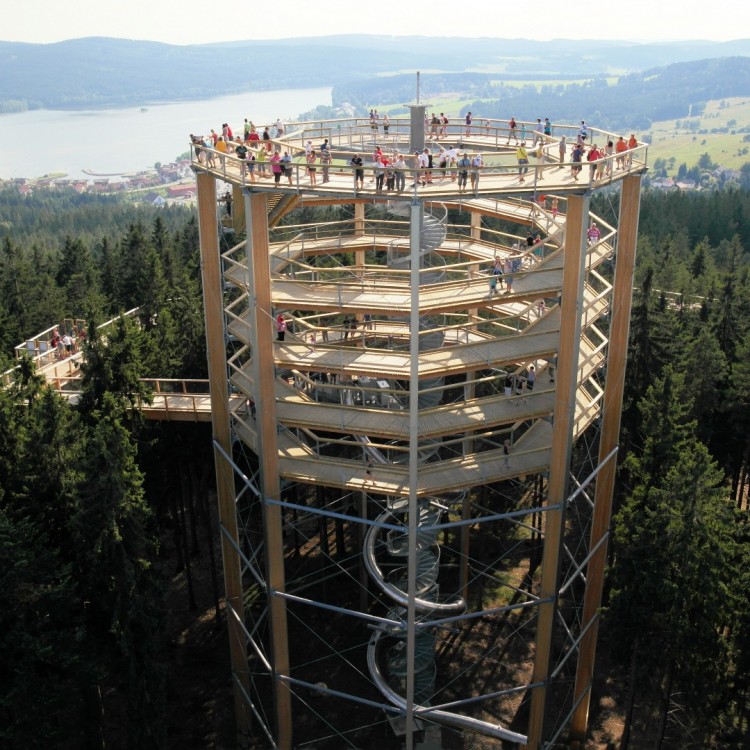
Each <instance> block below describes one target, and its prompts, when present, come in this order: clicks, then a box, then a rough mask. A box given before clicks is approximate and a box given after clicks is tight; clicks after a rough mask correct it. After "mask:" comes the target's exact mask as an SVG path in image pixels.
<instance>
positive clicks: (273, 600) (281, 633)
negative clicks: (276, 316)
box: [245, 193, 292, 750]
mask: <svg viewBox="0 0 750 750" xmlns="http://www.w3.org/2000/svg"><path fill="white" fill-rule="evenodd" d="M245 201H246V205H245V212H246V215H247V218H248V232H247V235H248V242H247V263H248V271H249V276H250V278H249V281H250V290H249V291H250V294H251V299H252V301H253V304H252V305H251V307H250V314H251V316H252V318H253V326H252V334H251V337H252V339H253V341H252V345H253V380H254V381H255V404H256V414H257V419H256V422H257V429H258V443H257V445H258V460H259V464H260V477H261V484H260V486H261V493H262V501H263V529H264V536H265V545H264V547H265V562H266V589H267V597H268V616H269V619H270V627H269V632H270V634H271V635H270V637H271V665H272V668H273V696H274V706H275V710H276V743H277V744H276V746H277V748H278V750H291V747H292V700H291V692H290V690H289V685H288V684H287V683H286V682H284V680H283V677H285V676H287V675H288V674H289V643H288V633H287V614H286V603H285V601H284V599H282V598H280V597H278V596H276V593H277V592H279V593H284V592H285V588H286V584H285V576H284V534H283V522H282V516H281V508H280V507H279V506H278V505H272V504H270V503H269V501H270V500H279V499H280V498H281V483H280V480H279V448H278V434H277V425H278V421H277V414H276V370H275V362H274V346H275V344H274V340H275V335H274V333H273V330H274V326H273V308H272V304H271V269H270V263H269V244H268V206H267V202H266V194H265V193H259V194H246V195H245Z"/></svg>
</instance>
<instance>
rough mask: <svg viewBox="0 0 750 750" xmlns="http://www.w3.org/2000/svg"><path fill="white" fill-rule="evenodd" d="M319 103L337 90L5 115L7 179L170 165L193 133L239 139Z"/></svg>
mask: <svg viewBox="0 0 750 750" xmlns="http://www.w3.org/2000/svg"><path fill="white" fill-rule="evenodd" d="M319 104H325V105H329V106H330V104H331V89H330V87H327V88H314V89H285V90H280V91H249V92H247V93H245V94H233V95H232V96H221V97H216V98H215V99H203V100H199V101H180V102H169V103H164V104H146V105H144V107H145V110H146V111H141V107H128V108H126V109H100V110H72V111H71V110H50V109H36V110H32V111H29V112H20V113H18V114H8V115H0V178H2V179H8V178H11V177H41V176H43V175H45V174H50V173H55V172H64V173H66V174H67V175H68V176H69V177H71V178H87V179H91V177H90V176H89V175H86V174H84V173H83V172H82V171H81V170H83V169H88V170H91V171H92V172H96V173H98V174H118V173H123V172H137V171H139V170H142V169H149V168H151V167H153V166H154V164H155V163H156V162H157V161H160V162H162V163H167V162H171V161H173V160H174V159H175V158H176V157H177V156H179V155H180V154H182V153H184V152H186V151H187V150H188V141H189V137H188V136H189V134H190V133H195V134H196V135H198V134H204V133H209V132H210V130H211V128H213V129H214V130H216V131H217V132H219V133H220V132H221V124H222V123H224V122H228V123H229V124H230V125H231V126H232V130H234V132H235V133H236V134H239V135H242V125H243V123H244V120H245V118H246V117H247V118H249V119H251V120H252V121H253V123H254V124H255V125H256V127H258V126H261V128H262V126H264V125H270V124H272V123H273V122H275V121H276V119H277V118H281V119H282V120H284V121H289V120H294V119H296V118H297V117H299V115H300V114H301V113H302V112H307V111H309V110H311V109H313V108H314V107H316V106H317V105H319Z"/></svg>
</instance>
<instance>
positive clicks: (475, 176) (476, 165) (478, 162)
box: [470, 154, 484, 190]
mask: <svg viewBox="0 0 750 750" xmlns="http://www.w3.org/2000/svg"><path fill="white" fill-rule="evenodd" d="M483 166H484V162H483V161H482V155H481V154H474V156H472V157H471V172H470V175H471V189H472V190H476V189H477V188H478V187H479V170H480V169H481V168H482V167H483Z"/></svg>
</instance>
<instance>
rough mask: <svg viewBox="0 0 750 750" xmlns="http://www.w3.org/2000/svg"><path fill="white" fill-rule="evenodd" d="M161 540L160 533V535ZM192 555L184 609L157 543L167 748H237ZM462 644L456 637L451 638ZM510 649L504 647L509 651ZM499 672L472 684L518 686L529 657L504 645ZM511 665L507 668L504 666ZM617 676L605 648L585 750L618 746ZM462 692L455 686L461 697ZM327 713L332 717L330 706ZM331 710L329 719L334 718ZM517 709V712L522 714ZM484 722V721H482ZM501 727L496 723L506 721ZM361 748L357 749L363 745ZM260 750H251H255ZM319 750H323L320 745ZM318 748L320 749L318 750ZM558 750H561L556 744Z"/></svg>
mask: <svg viewBox="0 0 750 750" xmlns="http://www.w3.org/2000/svg"><path fill="white" fill-rule="evenodd" d="M165 536H166V535H165ZM201 543H202V546H201V549H200V554H199V555H193V556H192V558H191V573H192V581H193V591H194V597H195V602H196V605H197V608H196V609H195V610H191V609H190V606H189V595H188V585H187V576H186V573H185V571H181V572H175V571H176V567H177V555H176V552H175V548H174V544H173V541H172V538H171V536H170V537H169V538H164V539H163V540H162V561H163V562H162V565H163V566H164V573H165V578H166V579H167V580H168V581H169V586H168V590H167V591H166V594H165V603H166V608H167V612H168V616H167V622H166V640H167V642H168V644H169V649H170V650H169V652H168V654H166V655H165V656H166V659H167V662H168V676H167V717H166V718H167V740H168V741H167V747H168V748H169V750H178V748H179V750H185V748H206V749H208V750H231V749H232V748H235V747H236V743H235V732H234V699H233V691H232V685H231V679H230V661H229V645H228V639H227V628H226V620H225V617H224V611H223V605H222V608H221V622H220V624H218V625H217V622H216V617H215V610H214V604H213V590H212V582H211V574H210V564H209V556H208V552H207V549H206V547H205V541H204V540H201ZM215 543H216V548H215V552H216V556H217V566H218V570H217V574H218V579H219V581H218V583H219V587H220V591H221V592H223V580H222V577H221V567H220V566H221V560H220V555H221V553H220V549H219V546H218V540H215ZM497 625H498V623H496V626H493V625H492V623H491V622H489V621H488V622H487V623H484V624H482V623H476V624H475V625H472V626H471V629H472V631H474V632H473V633H472V647H473V648H475V649H477V650H478V651H479V652H486V653H489V652H491V651H492V648H493V641H495V640H496V639H497V638H498V637H499V636H500V635H501V631H502V628H501V627H497ZM457 638H458V640H459V641H460V640H461V636H460V634H459V635H458V636H457ZM455 645H456V644H455V643H454V644H444V646H445V647H447V650H448V652H451V651H453V654H454V655H453V656H451V655H450V653H446V652H444V659H445V663H446V664H451V663H452V662H453V661H454V659H456V658H458V659H459V660H462V659H463V658H465V656H466V655H465V654H462V653H461V651H462V649H458V650H455V649H454V648H453V647H454V646H455ZM508 647H509V648H508ZM504 656H505V658H506V659H507V661H505V659H501V660H502V661H505V666H504V667H501V666H499V665H498V663H497V662H496V661H495V659H488V660H486V662H485V669H482V670H481V672H482V675H479V674H476V673H475V674H474V675H473V679H474V680H476V679H482V678H483V676H484V677H486V678H487V680H489V681H491V680H492V679H493V675H494V674H495V673H496V672H497V670H498V669H501V671H503V672H504V677H505V678H508V677H512V675H511V674H510V672H509V669H510V671H513V669H516V670H518V674H517V675H516V676H517V677H518V680H515V679H514V680H512V681H513V682H515V683H518V682H521V683H522V682H524V681H526V680H528V679H529V678H530V674H531V668H532V663H533V656H532V655H530V654H529V653H528V652H523V653H522V652H521V651H519V647H518V644H516V645H515V646H513V645H512V644H507V646H506V650H505V654H504ZM511 663H512V664H514V665H515V666H514V667H510V664H511ZM622 684H623V680H622V676H621V675H620V674H618V673H617V671H616V667H614V665H613V664H612V663H611V662H610V661H609V659H608V658H607V653H606V649H604V648H600V652H599V654H598V657H597V674H596V676H595V686H594V691H593V697H592V702H591V714H590V718H589V732H588V737H589V739H588V741H587V742H586V745H585V750H613V749H614V748H615V747H617V745H618V744H619V742H618V741H619V738H620V736H621V734H622V727H623V722H622V716H623V712H622V707H623V705H624V697H625V696H624V695H623V693H622V689H621V687H619V686H621V685H622ZM460 687H461V686H456V688H457V689H458V690H459V692H460ZM520 702H521V696H520V694H519V695H518V696H517V700H516V699H513V700H509V701H507V702H506V703H505V704H504V706H503V709H504V710H501V711H499V713H501V714H504V716H502V717H501V716H498V717H497V718H498V719H499V718H503V719H505V722H507V721H508V720H509V718H510V717H512V716H513V715H514V713H515V711H516V710H517V709H518V705H519V703H520ZM327 708H328V709H329V710H331V711H332V709H333V706H332V705H328V706H327ZM333 713H334V712H333V711H332V713H330V714H329V715H328V718H329V720H330V719H331V718H333ZM525 713H527V712H526V711H523V710H522V711H521V712H520V714H525ZM520 714H519V715H518V716H516V720H517V726H516V721H513V726H512V728H513V729H517V730H518V731H524V727H523V726H522V725H523V724H525V721H526V719H525V718H524V717H523V716H521V715H520ZM487 718H490V717H489V716H488V717H487ZM505 722H503V723H505ZM441 734H442V747H443V748H445V749H446V750H454V749H455V750H468V749H469V748H470V749H471V750H497V748H499V747H500V743H499V742H498V741H497V740H493V739H491V738H480V737H479V736H478V735H471V736H470V737H469V736H465V737H462V734H463V733H458V732H455V731H453V730H450V729H447V728H443V729H442V732H441ZM375 735H377V745H378V747H379V748H380V749H381V750H384V749H385V748H391V747H394V748H397V747H399V746H400V743H399V741H398V740H397V739H396V738H395V737H394V736H393V735H392V733H391V732H390V731H389V730H388V728H387V726H384V727H383V728H382V731H376V732H375V733H374V735H373V737H374V736H375ZM359 739H360V743H359V744H360V745H361V747H362V748H363V750H364V748H366V747H367V746H366V745H362V744H361V743H362V739H361V738H359ZM262 746H263V745H262V744H261V745H257V747H262ZM323 746H324V747H326V748H327V747H328V745H327V744H325V743H324V745H323ZM323 746H322V747H323ZM561 747H562V746H561Z"/></svg>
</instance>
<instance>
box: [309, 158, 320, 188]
mask: <svg viewBox="0 0 750 750" xmlns="http://www.w3.org/2000/svg"><path fill="white" fill-rule="evenodd" d="M317 161H318V156H317V154H316V153H315V151H314V150H313V151H310V153H309V154H308V155H307V174H308V176H309V177H310V185H316V184H317V183H316V180H317V175H316V172H317V167H316V166H315V165H316V164H317Z"/></svg>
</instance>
